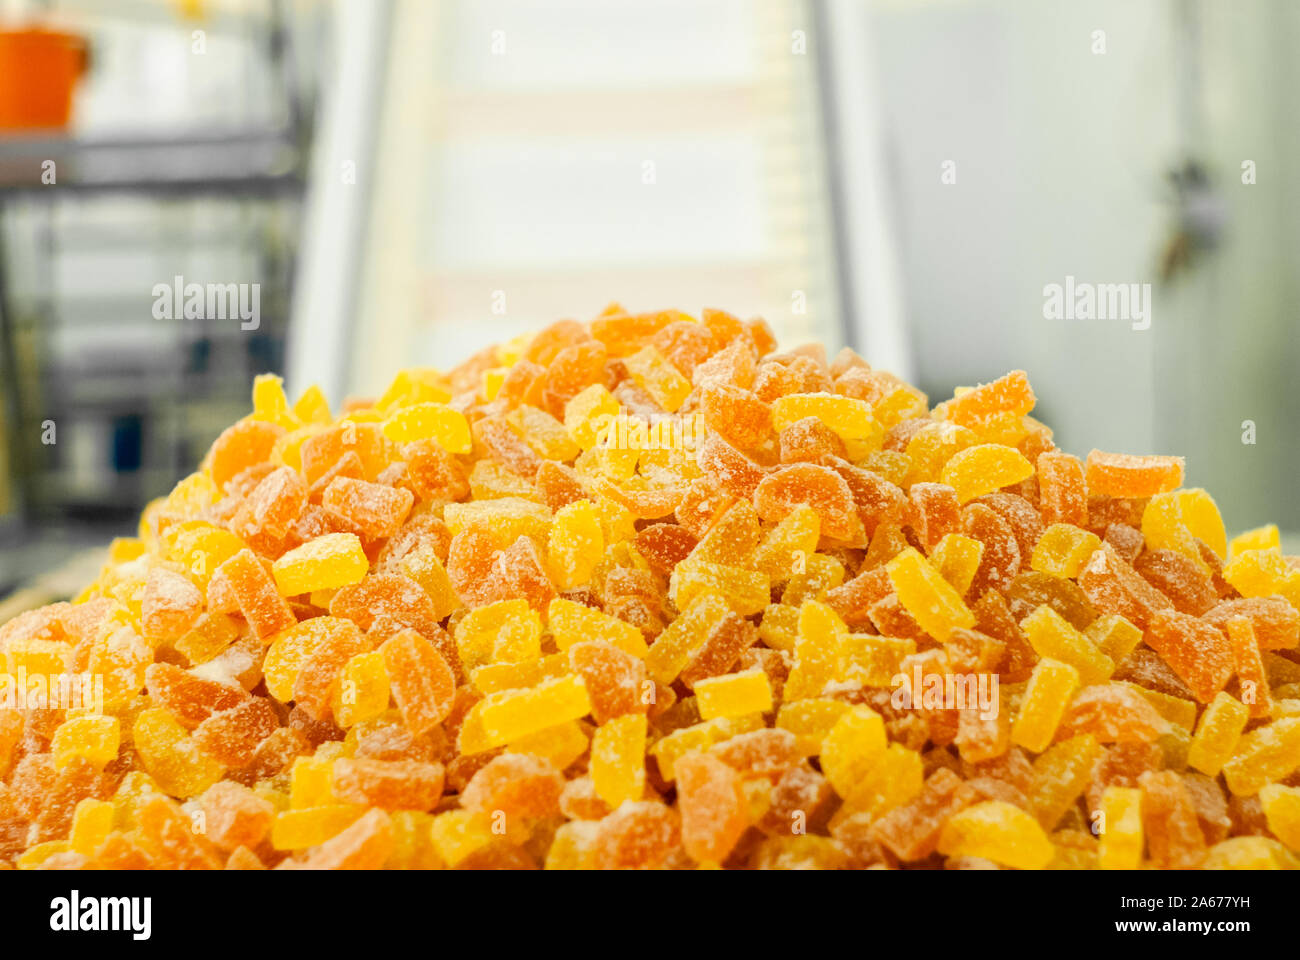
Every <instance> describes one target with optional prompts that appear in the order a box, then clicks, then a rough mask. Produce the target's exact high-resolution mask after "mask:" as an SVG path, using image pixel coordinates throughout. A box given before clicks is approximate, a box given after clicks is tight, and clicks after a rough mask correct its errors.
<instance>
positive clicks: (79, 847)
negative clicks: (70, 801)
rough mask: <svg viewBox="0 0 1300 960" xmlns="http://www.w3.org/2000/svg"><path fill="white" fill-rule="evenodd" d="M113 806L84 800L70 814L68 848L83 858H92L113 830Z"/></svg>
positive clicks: (105, 802) (107, 802)
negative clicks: (70, 823)
mask: <svg viewBox="0 0 1300 960" xmlns="http://www.w3.org/2000/svg"><path fill="white" fill-rule="evenodd" d="M113 813H114V807H113V804H112V803H110V802H109V801H107V800H95V799H92V798H89V797H88V798H86V799H85V800H81V801H79V802H78V803H77V806H76V809H74V810H73V812H72V830H71V831H70V832H69V833H68V847H69V849H71V850H72V851H73V852H74V853H79V854H81V855H82V856H84V857H93V856H94V855H95V851H96V850H98V849H99V846H100V844H102V843H103V842H104V840H105V839H107V837H108V834H109V832H110V831H111V830H112V829H113Z"/></svg>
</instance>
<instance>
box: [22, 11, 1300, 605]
mask: <svg viewBox="0 0 1300 960" xmlns="http://www.w3.org/2000/svg"><path fill="white" fill-rule="evenodd" d="M1298 41H1300V5H1298V4H1295V3H1293V2H1291V0H1233V2H1227V0H1152V2H1149V3H1142V4H1134V3H1131V2H1128V0H1086V2H1041V3H1028V2H1019V0H620V2H619V3H616V4H611V3H608V2H603V0H546V2H530V0H183V2H181V0H47V2H26V0H8V2H0V380H2V381H3V391H2V393H3V397H2V398H0V399H3V401H4V403H3V406H2V407H0V596H3V595H4V594H5V593H6V592H7V591H9V590H11V589H13V588H14V587H15V586H16V585H18V584H21V583H26V582H28V581H29V580H30V579H31V578H32V577H33V576H35V575H38V574H40V573H41V571H43V570H46V569H49V568H51V567H54V566H56V565H57V564H59V563H61V562H63V561H64V560H66V558H67V557H69V556H71V555H72V554H73V553H74V552H75V551H76V549H78V548H79V547H81V546H84V545H86V544H101V543H103V542H104V541H105V540H106V539H107V538H108V537H109V536H111V535H113V534H115V533H125V532H130V531H131V529H132V527H133V524H134V517H135V516H136V515H137V513H138V511H139V509H140V508H141V507H142V506H143V504H144V503H145V502H147V500H148V499H150V498H152V497H154V496H157V495H159V494H161V493H164V492H165V491H166V490H167V489H168V488H169V487H170V486H171V484H172V483H174V482H175V480H176V479H178V478H179V477H180V476H182V475H183V474H184V473H185V472H187V471H188V470H189V469H192V467H193V465H194V464H195V463H196V462H197V461H198V459H199V458H200V457H201V456H202V454H203V451H204V450H205V449H206V447H207V445H208V444H209V443H210V442H211V439H212V438H213V437H214V436H215V434H216V433H217V432H218V431H219V430H220V429H221V428H222V427H223V426H225V425H226V424H228V423H230V422H231V421H233V420H235V419H236V418H237V417H239V416H240V415H242V414H243V413H244V412H245V411H246V405H247V402H248V400H247V397H248V390H249V385H250V382H251V377H252V375H253V374H254V373H255V372H260V371H262V370H273V371H277V372H280V373H283V374H284V375H285V376H286V377H287V379H288V381H289V386H290V388H291V389H301V388H302V387H304V386H306V385H307V384H308V383H310V382H320V383H321V384H322V385H323V386H324V387H325V388H326V391H327V393H328V394H329V395H330V397H331V399H332V400H334V401H338V400H340V399H341V398H342V397H343V396H344V395H346V394H349V393H351V394H370V393H373V392H375V391H377V390H379V389H382V387H383V385H384V383H385V382H386V381H387V379H388V378H389V377H390V376H391V373H392V371H393V369H394V368H396V367H398V366H400V365H403V364H408V363H411V362H420V363H430V364H434V365H446V364H450V363H453V362H455V361H456V360H458V359H460V358H462V357H464V356H466V355H468V354H469V353H471V352H473V351H474V350H476V349H478V348H479V347H481V346H483V345H485V344H487V343H491V342H494V341H498V340H502V339H505V338H508V337H511V336H513V335H515V334H517V333H520V332H523V331H526V330H529V329H534V328H536V327H537V326H540V325H542V324H544V323H547V322H550V321H551V320H554V319H556V318H558V317H561V316H566V315H567V316H577V317H582V318H586V317H589V316H591V315H594V314H595V313H596V312H597V311H599V310H600V309H601V308H602V307H603V306H604V305H605V304H606V303H607V302H608V301H610V300H612V299H617V300H619V301H621V302H623V303H625V304H626V305H627V306H628V307H629V308H631V309H651V308H655V307H661V306H678V307H682V308H684V309H692V308H698V307H700V306H705V305H712V306H720V307H723V308H726V309H731V310H735V311H737V312H740V313H743V314H746V315H762V316H764V317H766V318H767V319H768V321H769V322H770V323H771V324H772V325H773V327H774V328H775V329H776V331H777V333H778V334H779V335H780V336H781V338H782V339H783V341H784V342H786V343H790V344H794V343H797V342H800V341H803V340H808V339H818V340H822V341H825V342H826V343H827V344H828V345H829V346H831V347H832V348H835V347H838V346H839V345H842V344H850V345H853V346H855V347H856V348H857V349H859V350H861V351H862V352H863V353H864V355H866V356H867V358H868V360H870V361H871V362H872V363H873V364H876V365H878V366H882V367H886V368H892V369H894V370H895V371H896V372H898V373H900V374H902V375H904V376H907V377H909V378H912V379H914V380H915V382H917V383H918V384H919V385H920V386H921V387H922V388H923V389H925V390H927V391H929V392H930V393H931V396H932V398H939V397H942V396H947V395H949V394H950V393H951V390H952V388H953V386H954V385H957V384H969V383H975V382H978V381H982V380H988V379H990V378H992V377H995V376H997V375H999V374H1000V373H1002V372H1003V371H1005V370H1006V369H1008V368H1012V367H1023V368H1024V369H1026V370H1028V371H1029V372H1030V375H1031V378H1032V380H1033V382H1034V384H1035V387H1036V388H1037V390H1038V393H1039V398H1040V414H1041V416H1043V417H1044V419H1046V420H1047V421H1048V422H1049V423H1051V424H1052V425H1053V426H1054V427H1055V428H1056V431H1057V440H1058V442H1060V443H1061V445H1062V446H1064V447H1065V448H1066V449H1069V450H1072V451H1074V452H1078V453H1085V452H1086V451H1087V450H1088V449H1089V448H1090V447H1093V446H1099V447H1103V448H1106V449H1114V450H1119V451H1125V452H1166V453H1184V454H1186V455H1187V457H1188V479H1189V483H1192V484H1197V485H1202V486H1205V487H1207V488H1209V489H1210V490H1211V491H1212V492H1213V493H1214V495H1215V496H1216V497H1217V498H1218V499H1219V501H1220V503H1221V505H1222V507H1223V512H1224V515H1225V518H1226V520H1227V521H1228V524H1229V526H1230V527H1233V528H1243V527H1247V526H1251V525H1255V524H1258V523H1263V522H1268V521H1277V522H1279V523H1281V524H1282V525H1283V526H1284V529H1286V528H1289V529H1292V530H1296V529H1300V502H1297V500H1296V498H1294V497H1292V496H1291V495H1290V488H1291V486H1292V484H1293V478H1294V477H1295V475H1296V472H1297V470H1298V469H1300V444H1298V443H1297V441H1296V433H1295V430H1294V428H1293V426H1292V425H1293V424H1294V422H1295V418H1296V416H1297V415H1300V383H1297V380H1296V378H1295V377H1294V376H1293V375H1292V373H1291V371H1292V370H1294V369H1295V367H1296V364H1297V361H1300V337H1297V336H1296V335H1295V327H1296V317H1295V306H1294V305H1295V304H1296V303H1297V302H1300V297H1298V296H1297V293H1298V292H1300V291H1297V290H1296V289H1295V288H1296V286H1297V283H1298V282H1300V235H1298V231H1300V228H1297V226H1296V224H1298V223H1300V190H1297V189H1296V188H1295V186H1294V183H1295V182H1296V175H1297V172H1300V122H1297V121H1300V116H1297V113H1300V103H1297V102H1296V100H1295V98H1294V97H1292V96H1291V91H1292V90H1294V89H1296V88H1297V80H1298V79H1300V78H1298V77H1297V76H1296V72H1297V70H1300V65H1297V63H1296V62H1295V58H1294V56H1293V53H1292V51H1293V50H1294V48H1295V46H1296V44H1297V42H1298ZM33 80H36V81H39V82H36V83H33ZM35 91H39V94H38V93H37V92H35ZM49 162H52V163H53V168H54V170H55V171H56V179H55V181H54V182H46V180H44V179H43V176H44V175H45V171H46V164H47V163H49ZM178 277H179V278H182V281H183V283H186V284H188V283H196V284H199V285H201V286H204V287H207V286H208V285H219V286H222V287H226V286H231V287H233V288H236V289H238V290H240V291H246V290H250V289H252V288H256V291H257V295H258V304H259V311H260V315H259V318H258V322H257V324H256V327H255V329H248V328H246V326H245V325H241V324H240V323H239V322H238V321H237V320H232V318H230V317H229V316H226V317H221V316H213V315H210V314H208V313H203V315H196V316H188V317H187V316H186V315H185V313H184V311H183V309H180V308H178V307H177V306H176V305H175V304H173V305H172V306H171V307H170V308H167V307H165V306H164V307H163V308H162V309H159V295H158V294H157V293H155V290H156V289H158V288H159V287H160V285H161V286H162V287H171V286H173V284H174V282H175V280H176V278H178ZM1067 278H1073V279H1074V281H1078V282H1081V283H1089V284H1095V285H1104V284H1138V285H1139V286H1138V289H1142V286H1141V285H1142V284H1150V300H1149V303H1148V304H1147V307H1148V308H1149V310H1148V313H1149V319H1150V324H1149V327H1147V328H1145V329H1141V328H1140V327H1141V324H1140V323H1138V322H1136V321H1134V320H1133V319H1131V318H1112V319H1105V320H1101V319H1096V320H1083V319H1075V320H1063V319H1053V318H1050V317H1048V316H1046V315H1045V311H1044V301H1045V289H1046V288H1048V287H1050V286H1051V285H1053V284H1064V283H1066V282H1067ZM169 309H170V312H169ZM51 423H52V424H53V426H54V430H55V433H54V435H53V438H54V442H52V443H51V442H47V441H48V440H49V439H51V435H50V434H49V432H48V428H47V425H49V424H51ZM55 592H57V591H55Z"/></svg>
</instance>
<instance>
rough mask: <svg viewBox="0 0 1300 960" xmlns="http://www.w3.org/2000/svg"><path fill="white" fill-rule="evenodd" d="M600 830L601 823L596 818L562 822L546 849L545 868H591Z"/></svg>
mask: <svg viewBox="0 0 1300 960" xmlns="http://www.w3.org/2000/svg"><path fill="white" fill-rule="evenodd" d="M599 830H600V823H599V822H598V821H595V820H570V821H569V822H567V823H563V824H561V825H560V828H559V829H558V830H556V831H555V837H554V839H552V840H551V846H550V849H549V850H547V851H546V864H545V866H544V867H543V869H546V870H590V869H591V864H592V858H593V857H594V856H595V849H596V834H597V833H598V832H599Z"/></svg>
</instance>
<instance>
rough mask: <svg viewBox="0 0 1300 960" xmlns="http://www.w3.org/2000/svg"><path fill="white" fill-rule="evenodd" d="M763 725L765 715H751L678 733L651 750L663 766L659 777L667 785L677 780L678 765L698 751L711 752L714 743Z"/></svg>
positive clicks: (706, 723)
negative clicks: (683, 758) (687, 756)
mask: <svg viewBox="0 0 1300 960" xmlns="http://www.w3.org/2000/svg"><path fill="white" fill-rule="evenodd" d="M762 726H763V715H762V714H760V713H751V714H750V715H749V716H747V717H721V718H719V719H717V720H706V721H704V722H703V723H697V724H695V725H694V726H690V727H683V728H682V729H681V730H674V731H673V732H672V733H670V734H668V736H666V737H663V738H661V739H660V740H658V741H657V742H656V743H655V745H654V746H653V747H651V748H650V755H651V756H652V757H654V758H655V761H656V763H657V764H658V766H659V775H660V776H661V777H662V778H663V779H664V781H665V782H669V783H671V782H672V781H673V780H675V779H677V768H676V764H677V761H678V760H679V759H681V758H682V757H684V756H686V754H688V753H691V752H693V751H695V750H707V749H708V748H709V747H711V746H713V745H714V744H717V743H721V742H722V741H724V740H728V739H730V738H731V737H734V736H737V735H738V734H742V733H749V732H750V731H751V730H758V729H759V728H761V727H762Z"/></svg>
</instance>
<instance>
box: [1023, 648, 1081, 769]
mask: <svg viewBox="0 0 1300 960" xmlns="http://www.w3.org/2000/svg"><path fill="white" fill-rule="evenodd" d="M1078 688H1079V671H1078V670H1076V669H1075V668H1074V667H1072V666H1071V665H1070V664H1068V663H1062V662H1061V661H1059V660H1052V659H1050V658H1044V659H1042V660H1039V661H1038V663H1036V664H1035V665H1034V671H1033V673H1032V674H1030V677H1029V685H1028V686H1027V687H1026V688H1025V695H1024V697H1023V698H1022V699H1021V701H1020V712H1019V713H1018V714H1017V715H1016V719H1015V722H1014V723H1013V724H1012V725H1011V742H1012V743H1014V744H1016V745H1018V746H1021V747H1024V748H1025V749H1026V750H1030V751H1033V752H1034V753H1039V752H1041V751H1042V750H1045V749H1047V747H1048V745H1049V744H1050V743H1051V742H1052V738H1053V737H1055V736H1056V728H1057V727H1059V726H1060V725H1061V717H1063V716H1064V715H1065V709H1066V707H1068V706H1069V705H1070V698H1071V697H1072V696H1074V691H1075V690H1077V689H1078Z"/></svg>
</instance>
